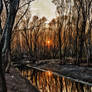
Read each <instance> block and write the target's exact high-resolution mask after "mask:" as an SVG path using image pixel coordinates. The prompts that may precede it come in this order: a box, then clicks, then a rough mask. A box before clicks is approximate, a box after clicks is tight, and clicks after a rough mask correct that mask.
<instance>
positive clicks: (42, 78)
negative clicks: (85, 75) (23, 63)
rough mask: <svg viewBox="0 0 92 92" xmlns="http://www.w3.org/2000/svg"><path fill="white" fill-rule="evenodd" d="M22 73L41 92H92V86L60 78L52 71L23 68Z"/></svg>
mask: <svg viewBox="0 0 92 92" xmlns="http://www.w3.org/2000/svg"><path fill="white" fill-rule="evenodd" d="M20 71H21V75H22V76H23V77H25V78H27V79H28V80H29V81H30V82H31V83H32V84H33V85H34V86H35V87H36V88H38V89H39V90H40V92H92V86H88V85H84V84H81V83H78V82H75V81H72V80H70V79H67V78H64V77H59V76H58V75H54V74H53V73H52V72H51V71H47V72H43V71H40V70H37V69H33V68H23V69H20Z"/></svg>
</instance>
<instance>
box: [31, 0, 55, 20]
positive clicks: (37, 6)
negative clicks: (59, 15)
mask: <svg viewBox="0 0 92 92" xmlns="http://www.w3.org/2000/svg"><path fill="white" fill-rule="evenodd" d="M51 1H52V0H35V1H33V2H32V3H31V13H32V16H34V15H37V16H39V17H40V18H41V17H43V16H45V17H46V18H47V20H48V21H50V20H51V19H52V18H55V17H56V6H55V5H54V4H53V3H52V2H51Z"/></svg>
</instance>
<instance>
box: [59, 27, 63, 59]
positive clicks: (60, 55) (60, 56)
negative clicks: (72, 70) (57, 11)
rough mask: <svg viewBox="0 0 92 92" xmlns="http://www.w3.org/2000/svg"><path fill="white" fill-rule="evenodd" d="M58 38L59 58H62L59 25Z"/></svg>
mask: <svg viewBox="0 0 92 92" xmlns="http://www.w3.org/2000/svg"><path fill="white" fill-rule="evenodd" d="M58 31H59V32H58V40H59V59H60V60H61V59H62V54H61V27H60V28H59V30H58Z"/></svg>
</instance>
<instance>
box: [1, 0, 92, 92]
mask: <svg viewBox="0 0 92 92" xmlns="http://www.w3.org/2000/svg"><path fill="white" fill-rule="evenodd" d="M32 1H33V0H23V1H22V0H0V80H1V81H2V92H6V90H7V88H6V83H5V78H4V73H5V72H7V71H8V70H9V67H10V65H11V62H12V61H15V62H18V61H19V60H22V59H26V60H31V61H32V60H33V61H36V60H41V59H60V60H61V62H63V63H64V64H66V63H67V60H68V59H70V60H71V59H72V61H73V62H72V63H73V64H78V65H79V64H81V63H86V64H87V65H90V64H92V0H53V1H52V2H53V3H54V4H55V5H56V6H57V15H58V16H57V17H56V18H53V19H52V20H51V21H49V23H47V19H46V17H44V16H43V17H42V18H39V17H38V16H37V15H35V16H33V18H31V10H30V3H31V2H32Z"/></svg>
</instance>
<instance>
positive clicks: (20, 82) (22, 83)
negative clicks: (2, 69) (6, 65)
mask: <svg viewBox="0 0 92 92" xmlns="http://www.w3.org/2000/svg"><path fill="white" fill-rule="evenodd" d="M5 79H6V84H7V92H39V91H38V90H37V89H36V88H35V87H34V86H33V85H32V84H31V83H30V82H29V81H28V80H27V79H25V78H23V77H22V76H21V75H20V73H19V71H17V70H16V69H14V68H11V69H10V72H9V73H5ZM0 90H1V88H0ZM0 92H2V91H0Z"/></svg>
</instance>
